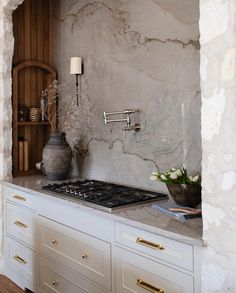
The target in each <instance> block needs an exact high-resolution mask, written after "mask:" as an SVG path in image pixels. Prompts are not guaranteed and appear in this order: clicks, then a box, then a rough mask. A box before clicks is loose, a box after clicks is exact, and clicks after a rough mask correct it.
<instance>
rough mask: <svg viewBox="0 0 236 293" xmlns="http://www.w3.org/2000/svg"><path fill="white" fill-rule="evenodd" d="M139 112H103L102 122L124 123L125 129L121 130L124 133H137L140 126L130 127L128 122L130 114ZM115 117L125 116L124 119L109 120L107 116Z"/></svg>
mask: <svg viewBox="0 0 236 293" xmlns="http://www.w3.org/2000/svg"><path fill="white" fill-rule="evenodd" d="M136 112H139V110H124V111H116V112H104V114H103V116H104V122H105V124H108V123H113V122H126V127H124V128H122V130H124V131H130V130H134V131H136V132H137V131H139V130H140V129H141V126H140V124H138V123H135V124H133V125H132V123H131V120H130V114H133V113H136ZM116 115H123V116H126V117H125V118H119V119H109V116H116Z"/></svg>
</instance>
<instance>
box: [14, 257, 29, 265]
mask: <svg viewBox="0 0 236 293" xmlns="http://www.w3.org/2000/svg"><path fill="white" fill-rule="evenodd" d="M13 258H14V259H15V260H16V261H18V262H19V263H22V264H26V260H24V259H23V258H22V257H20V256H19V255H15V256H14V257H13Z"/></svg>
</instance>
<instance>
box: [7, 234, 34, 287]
mask: <svg viewBox="0 0 236 293" xmlns="http://www.w3.org/2000/svg"><path fill="white" fill-rule="evenodd" d="M4 244H5V249H4V250H5V256H4V257H5V268H6V272H5V273H6V275H7V276H8V277H9V278H10V279H12V280H13V281H14V282H15V283H16V284H17V285H18V286H20V287H21V288H28V289H30V290H32V291H34V289H35V274H36V256H35V253H34V252H33V251H32V250H31V249H29V248H27V247H25V246H24V245H22V244H20V243H18V242H17V241H15V240H13V239H11V238H10V237H6V238H5V243H4Z"/></svg>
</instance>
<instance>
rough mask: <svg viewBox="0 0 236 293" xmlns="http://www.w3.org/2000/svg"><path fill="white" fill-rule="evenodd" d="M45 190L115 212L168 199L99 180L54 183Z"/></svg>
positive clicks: (164, 196) (162, 195) (149, 192)
mask: <svg viewBox="0 0 236 293" xmlns="http://www.w3.org/2000/svg"><path fill="white" fill-rule="evenodd" d="M43 189H46V190H48V191H52V192H56V193H59V194H62V195H67V196H70V197H73V198H79V199H81V200H84V201H87V202H90V203H93V204H96V205H99V206H103V207H106V208H107V209H109V210H113V209H114V208H117V207H123V206H126V205H131V204H138V203H142V202H143V203H146V202H150V201H156V200H160V199H165V198H167V195H165V194H161V193H157V192H152V191H146V190H142V189H138V188H133V187H128V186H123V185H117V184H113V183H107V182H102V181H97V180H84V181H79V180H77V181H73V182H71V181H70V182H62V183H53V184H48V185H46V186H43Z"/></svg>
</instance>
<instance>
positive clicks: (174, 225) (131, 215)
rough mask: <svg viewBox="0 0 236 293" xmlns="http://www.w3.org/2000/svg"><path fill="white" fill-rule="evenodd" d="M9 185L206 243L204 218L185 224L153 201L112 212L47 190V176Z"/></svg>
mask: <svg viewBox="0 0 236 293" xmlns="http://www.w3.org/2000/svg"><path fill="white" fill-rule="evenodd" d="M3 184H5V185H6V186H9V187H12V188H17V189H19V190H21V191H23V192H29V193H30V194H34V195H37V196H40V197H46V198H47V199H51V200H57V201H59V202H61V203H65V201H66V202H67V203H68V205H70V206H72V207H74V208H80V209H82V210H84V211H88V212H91V211H93V213H94V212H96V214H98V215H100V216H104V217H108V218H110V219H113V220H114V221H117V222H120V223H124V224H127V225H130V226H133V227H136V228H140V229H143V230H146V231H148V232H151V233H156V234H158V235H160V236H163V237H167V238H170V239H173V240H176V241H179V242H183V243H186V244H190V245H195V246H205V245H206V243H205V241H204V240H203V239H202V220H201V219H199V218H198V219H192V220H188V222H187V223H186V224H185V223H184V224H183V223H180V222H178V221H177V220H175V219H171V218H169V217H168V216H166V215H163V214H161V213H160V212H158V211H156V210H155V209H153V208H152V207H151V204H150V203H149V204H144V205H143V204H141V205H135V206H132V207H125V208H121V209H117V210H114V211H112V212H109V211H104V210H101V209H98V208H96V207H91V206H90V205H88V204H86V202H84V201H81V200H77V199H74V198H71V197H66V196H63V195H57V194H53V193H50V192H47V191H46V190H43V189H42V188H41V187H42V184H47V181H46V180H45V177H43V176H28V177H22V178H21V179H19V178H16V179H12V180H7V181H3Z"/></svg>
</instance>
